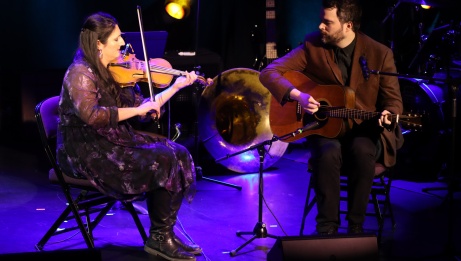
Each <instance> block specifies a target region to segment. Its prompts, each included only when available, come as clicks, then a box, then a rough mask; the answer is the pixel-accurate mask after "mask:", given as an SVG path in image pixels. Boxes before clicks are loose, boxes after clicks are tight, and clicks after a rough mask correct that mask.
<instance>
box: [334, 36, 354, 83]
mask: <svg viewBox="0 0 461 261" xmlns="http://www.w3.org/2000/svg"><path fill="white" fill-rule="evenodd" d="M356 42H357V37H355V38H354V40H353V41H352V42H351V44H349V45H348V46H346V47H344V48H339V47H336V48H335V62H336V64H338V66H339V69H340V70H341V74H342V76H343V82H344V83H345V84H346V85H347V86H348V85H349V78H350V77H349V75H350V72H351V62H352V55H353V54H354V49H355V43H356Z"/></svg>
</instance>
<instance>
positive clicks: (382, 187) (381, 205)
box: [299, 162, 396, 242]
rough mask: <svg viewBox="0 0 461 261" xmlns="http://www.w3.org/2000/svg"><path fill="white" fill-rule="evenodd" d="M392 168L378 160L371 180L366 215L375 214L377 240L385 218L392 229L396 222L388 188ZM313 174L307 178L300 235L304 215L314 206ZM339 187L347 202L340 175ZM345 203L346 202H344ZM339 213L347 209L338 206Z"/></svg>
mask: <svg viewBox="0 0 461 261" xmlns="http://www.w3.org/2000/svg"><path fill="white" fill-rule="evenodd" d="M393 172H394V168H386V167H385V166H384V165H382V164H381V163H379V162H376V164H375V177H374V180H373V185H372V188H371V192H370V200H369V203H370V204H372V205H373V211H371V210H369V211H367V213H366V215H367V216H375V217H376V220H377V222H378V229H377V231H378V233H377V238H378V242H380V241H381V236H382V232H383V229H384V222H385V218H386V217H389V218H390V219H391V223H392V229H395V226H396V222H395V218H394V213H393V211H392V205H391V200H390V190H391V184H392V178H393ZM313 184H314V183H313V175H312V174H311V177H310V180H309V186H308V189H307V196H306V203H305V205H304V212H303V217H302V222H301V229H300V232H299V234H300V235H301V236H302V235H303V233H304V227H305V222H306V217H307V215H308V214H309V212H310V211H311V210H312V208H313V207H314V205H315V203H316V202H317V201H316V197H315V194H314V195H313V197H312V198H311V191H312V192H313V191H314V185H313ZM340 188H341V195H340V197H341V198H340V200H341V201H345V202H347V177H346V176H341V179H340ZM346 205H347V204H346ZM339 213H340V214H346V213H347V209H344V207H342V208H341V207H340V212H339Z"/></svg>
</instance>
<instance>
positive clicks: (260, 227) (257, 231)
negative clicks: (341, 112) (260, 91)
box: [216, 122, 319, 257]
mask: <svg viewBox="0 0 461 261" xmlns="http://www.w3.org/2000/svg"><path fill="white" fill-rule="evenodd" d="M317 126H319V124H318V122H313V123H310V124H308V125H306V126H304V127H303V128H300V129H298V130H296V131H295V132H292V133H288V134H285V135H283V136H281V137H277V136H275V135H274V136H273V137H272V139H270V140H266V141H263V142H260V143H258V144H255V145H253V146H250V147H249V148H247V149H244V150H242V151H239V152H236V153H233V154H228V155H227V156H225V157H222V158H220V159H217V160H216V162H219V161H221V160H225V159H228V158H230V157H233V156H236V155H239V154H242V153H244V152H246V151H249V150H253V149H257V150H258V154H259V189H258V195H259V205H258V206H259V207H258V222H257V223H256V225H255V227H254V228H253V231H248V232H242V231H237V233H236V234H237V236H241V235H253V237H252V238H250V239H249V240H248V241H246V242H245V243H243V245H241V246H239V247H238V248H236V249H235V250H232V251H230V256H232V257H234V256H236V255H237V252H238V251H240V250H241V249H242V248H244V247H245V246H246V245H248V244H249V243H251V242H252V241H253V240H255V239H256V238H267V237H270V238H274V239H277V238H278V237H277V236H274V235H271V234H268V233H267V226H266V224H265V223H264V222H263V220H262V219H263V217H262V216H263V215H262V211H263V210H262V203H263V197H264V196H263V187H264V185H263V170H264V157H265V156H266V148H265V147H264V146H266V145H269V146H271V145H272V143H273V142H275V141H278V140H282V141H283V139H286V138H288V137H293V136H295V135H297V134H300V133H302V132H303V131H307V130H310V129H314V128H316V127H317Z"/></svg>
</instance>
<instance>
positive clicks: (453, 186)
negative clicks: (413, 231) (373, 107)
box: [364, 68, 461, 261]
mask: <svg viewBox="0 0 461 261" xmlns="http://www.w3.org/2000/svg"><path fill="white" fill-rule="evenodd" d="M364 69H365V70H366V71H367V72H368V73H372V74H378V75H379V74H381V75H390V76H402V77H405V78H420V79H425V80H429V81H434V80H437V81H441V82H445V83H447V84H448V85H449V86H450V92H449V93H450V96H451V97H450V98H451V101H452V107H451V109H452V111H451V123H450V125H451V126H450V127H451V137H450V138H451V141H450V142H451V148H450V159H449V162H448V169H449V175H448V176H449V177H448V185H447V186H446V187H440V188H426V189H423V191H424V192H427V191H430V190H447V191H448V193H447V198H446V199H447V201H448V243H447V248H446V251H447V253H446V255H444V257H446V256H447V255H448V256H450V257H453V258H454V260H458V261H460V260H461V258H460V257H456V255H455V244H454V242H453V237H454V234H453V228H454V220H455V219H454V211H453V207H454V204H453V201H454V198H453V194H454V192H455V191H461V190H460V187H459V182H458V183H455V166H454V163H455V155H456V144H455V141H456V139H455V137H456V132H455V130H456V113H457V112H456V109H457V108H456V107H457V106H456V93H457V90H458V85H460V84H461V79H456V80H454V79H451V77H450V76H449V74H447V78H446V79H436V78H432V77H425V76H417V75H400V74H398V73H388V72H381V71H377V70H370V69H368V68H364Z"/></svg>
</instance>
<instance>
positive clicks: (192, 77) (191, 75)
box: [173, 71, 197, 90]
mask: <svg viewBox="0 0 461 261" xmlns="http://www.w3.org/2000/svg"><path fill="white" fill-rule="evenodd" d="M196 80H197V75H196V74H195V72H194V71H192V72H186V75H183V76H180V77H178V78H177V79H176V81H175V82H174V84H173V87H175V88H177V89H178V90H180V89H182V88H184V87H186V86H189V85H191V84H193V83H194V82H195V81H196Z"/></svg>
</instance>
